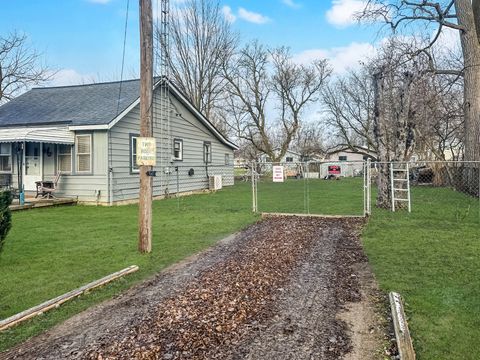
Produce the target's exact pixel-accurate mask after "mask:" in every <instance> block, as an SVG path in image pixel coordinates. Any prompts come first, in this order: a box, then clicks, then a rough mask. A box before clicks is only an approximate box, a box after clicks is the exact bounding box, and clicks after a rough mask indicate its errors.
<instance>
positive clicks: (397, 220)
mask: <svg viewBox="0 0 480 360" xmlns="http://www.w3.org/2000/svg"><path fill="white" fill-rule="evenodd" d="M412 199H413V203H412V213H411V214H407V213H405V212H401V213H391V212H388V211H384V210H378V209H374V212H373V216H372V218H371V219H370V221H369V224H368V226H367V227H366V228H365V230H364V232H363V242H364V247H365V250H366V252H367V255H368V258H369V261H370V263H371V265H372V268H373V270H374V273H375V275H376V277H377V280H378V281H379V284H380V287H381V288H382V289H383V290H384V291H398V292H400V293H401V294H402V296H403V297H404V300H405V302H406V311H407V316H408V317H409V319H410V320H409V325H410V330H411V333H412V336H413V339H414V347H415V349H416V351H417V355H418V359H420V360H423V359H431V360H433V359H436V360H437V359H472V360H473V359H478V341H479V340H480V300H479V299H480V281H479V277H478V274H479V271H480V217H479V211H480V209H479V201H478V199H474V198H472V197H468V196H466V195H463V194H461V193H457V192H454V191H452V190H448V189H439V188H428V187H426V188H414V190H413V192H412Z"/></svg>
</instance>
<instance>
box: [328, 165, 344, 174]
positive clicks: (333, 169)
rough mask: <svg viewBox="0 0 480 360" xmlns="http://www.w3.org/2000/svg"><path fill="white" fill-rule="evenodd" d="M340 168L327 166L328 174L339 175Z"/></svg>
mask: <svg viewBox="0 0 480 360" xmlns="http://www.w3.org/2000/svg"><path fill="white" fill-rule="evenodd" d="M341 171H342V168H341V167H340V166H339V165H329V166H328V173H329V174H330V175H340V173H341Z"/></svg>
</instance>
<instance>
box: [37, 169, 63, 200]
mask: <svg viewBox="0 0 480 360" xmlns="http://www.w3.org/2000/svg"><path fill="white" fill-rule="evenodd" d="M60 175H61V173H60V172H58V173H57V175H55V177H54V179H53V181H44V180H41V181H36V182H35V184H36V185H37V195H35V198H37V197H38V196H41V197H42V199H55V198H56V197H55V195H54V193H55V191H57V186H58V181H59V180H60Z"/></svg>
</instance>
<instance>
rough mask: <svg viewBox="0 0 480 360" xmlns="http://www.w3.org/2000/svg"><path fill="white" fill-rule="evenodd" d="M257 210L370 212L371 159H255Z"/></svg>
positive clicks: (321, 212) (292, 212)
mask: <svg viewBox="0 0 480 360" xmlns="http://www.w3.org/2000/svg"><path fill="white" fill-rule="evenodd" d="M250 169H251V171H250V176H251V180H252V208H253V211H254V212H261V213H282V214H307V215H308V214H316V215H342V216H365V215H367V214H369V213H370V201H369V199H370V162H369V161H338V162H332V161H324V162H313V161H310V162H279V163H273V162H255V163H251V165H250Z"/></svg>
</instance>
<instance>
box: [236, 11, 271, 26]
mask: <svg viewBox="0 0 480 360" xmlns="http://www.w3.org/2000/svg"><path fill="white" fill-rule="evenodd" d="M238 17H239V18H241V19H243V20H245V21H248V22H251V23H254V24H265V23H267V22H269V21H271V20H270V18H269V17H267V16H265V15H262V14H260V13H256V12H253V11H248V10H246V9H244V8H242V7H241V8H239V9H238Z"/></svg>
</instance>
